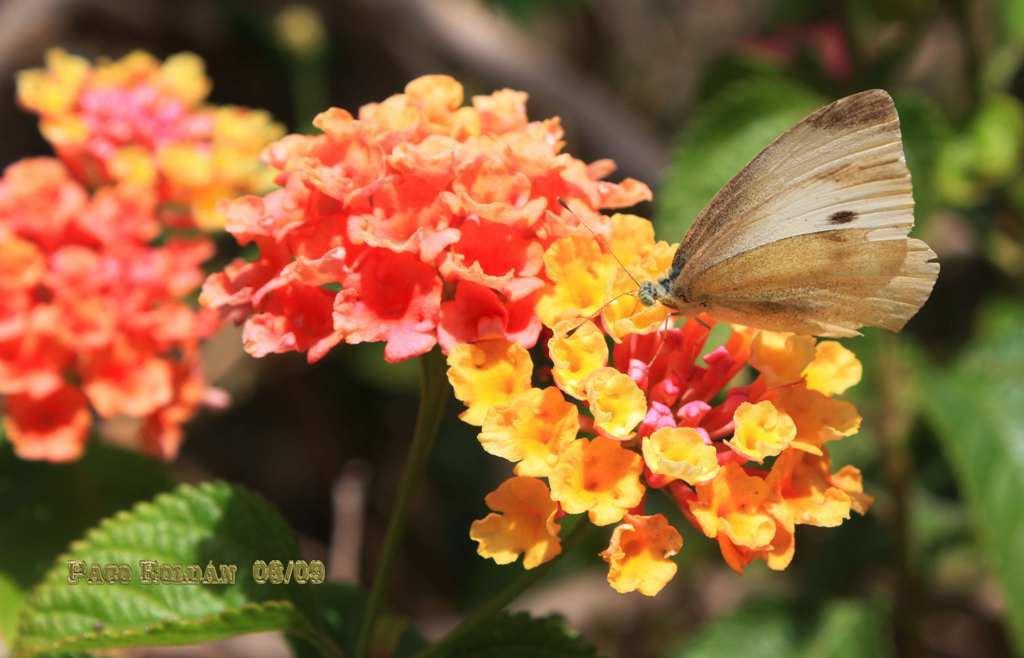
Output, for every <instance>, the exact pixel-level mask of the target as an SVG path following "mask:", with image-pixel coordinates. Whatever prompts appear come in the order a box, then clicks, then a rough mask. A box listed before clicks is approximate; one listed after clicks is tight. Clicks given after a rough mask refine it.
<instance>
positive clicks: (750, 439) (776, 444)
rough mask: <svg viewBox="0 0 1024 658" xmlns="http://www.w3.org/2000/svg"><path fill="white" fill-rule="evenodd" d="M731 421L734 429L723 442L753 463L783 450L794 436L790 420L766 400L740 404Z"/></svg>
mask: <svg viewBox="0 0 1024 658" xmlns="http://www.w3.org/2000/svg"><path fill="white" fill-rule="evenodd" d="M733 422H734V423H735V424H736V430H735V433H734V434H733V437H732V439H730V440H729V441H726V443H728V444H729V446H730V447H731V448H732V449H733V450H734V451H735V452H737V453H739V454H741V455H743V456H744V457H746V458H747V459H752V460H754V461H756V462H757V463H761V462H763V461H764V459H765V457H774V456H775V455H777V454H779V453H780V452H782V451H783V450H785V449H786V447H787V446H789V444H790V442H791V441H792V440H793V438H794V437H795V436H796V425H795V424H794V423H793V419H792V418H790V417H789V416H788V415H786V414H785V413H780V412H779V410H778V409H776V408H775V405H774V404H772V403H771V402H769V401H768V400H762V401H761V402H758V403H757V404H751V403H749V402H744V403H743V404H741V405H740V406H739V407H737V408H736V411H735V412H734V413H733Z"/></svg>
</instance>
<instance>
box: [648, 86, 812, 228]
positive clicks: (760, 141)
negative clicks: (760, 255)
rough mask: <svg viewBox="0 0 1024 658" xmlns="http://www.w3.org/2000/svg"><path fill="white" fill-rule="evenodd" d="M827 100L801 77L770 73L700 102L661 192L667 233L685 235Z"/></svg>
mask: <svg viewBox="0 0 1024 658" xmlns="http://www.w3.org/2000/svg"><path fill="white" fill-rule="evenodd" d="M821 104H823V99H822V98H821V97H820V96H818V95H817V94H816V93H814V92H813V91H810V90H809V89H807V88H805V87H803V86H801V85H799V84H797V83H795V82H789V81H787V80H784V79H781V78H775V77H771V78H769V77H766V78H757V79H748V80H742V81H740V82H736V83H734V84H732V85H730V86H728V87H726V88H725V89H724V90H722V91H721V92H720V93H719V94H717V95H716V96H714V97H713V98H712V99H711V100H710V101H708V102H706V103H704V104H703V105H701V106H700V107H698V108H697V110H696V112H695V113H694V117H693V119H692V120H691V121H690V123H689V125H688V126H687V127H686V128H685V129H684V130H683V132H682V133H681V134H680V135H679V136H678V138H677V139H676V144H675V147H674V149H673V153H672V162H671V164H670V166H669V169H668V172H667V174H666V175H665V179H664V180H663V181H662V183H661V185H659V187H658V193H657V194H656V195H655V199H657V202H658V206H657V211H656V221H657V224H658V229H659V231H660V233H661V235H662V236H663V237H665V239H667V240H670V241H673V242H674V241H676V240H679V239H680V238H681V237H682V235H683V233H685V232H686V229H688V228H689V227H690V224H691V223H692V222H693V220H694V218H696V216H697V213H699V212H700V210H701V208H703V207H704V206H705V204H707V202H708V201H710V200H711V197H712V196H714V194H715V192H717V191H718V190H719V188H721V187H722V186H723V185H725V183H727V182H728V181H729V179H730V178H732V177H733V176H734V175H736V174H737V173H739V171H740V169H742V168H743V167H744V166H745V165H746V164H747V163H748V162H750V161H751V160H752V159H753V158H754V156H756V155H757V154H758V153H759V152H760V151H761V149H763V148H764V147H765V146H767V145H768V144H769V142H771V141H772V140H773V139H775V137H777V136H778V135H780V134H782V133H783V132H785V131H786V130H788V129H789V128H791V127H792V126H793V124H795V123H796V122H797V121H799V120H800V119H802V118H803V117H804V116H806V115H807V114H808V113H810V111H811V110H813V109H814V108H815V107H817V106H819V105H821Z"/></svg>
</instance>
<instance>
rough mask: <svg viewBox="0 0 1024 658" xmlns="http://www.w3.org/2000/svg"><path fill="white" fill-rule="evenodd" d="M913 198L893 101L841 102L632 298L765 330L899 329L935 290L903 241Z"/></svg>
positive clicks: (718, 205) (752, 169) (879, 96)
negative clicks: (659, 276) (704, 312)
mask: <svg viewBox="0 0 1024 658" xmlns="http://www.w3.org/2000/svg"><path fill="white" fill-rule="evenodd" d="M913 225H914V198H913V196H912V193H911V184H910V171H909V170H908V169H907V164H906V159H905V157H904V154H903V143H902V140H901V138H900V124H899V117H898V116H897V114H896V107H895V105H894V104H893V101H892V98H891V97H890V96H889V94H887V93H886V92H885V91H883V90H881V89H873V90H870V91H864V92H860V93H858V94H854V95H852V96H847V97H845V98H841V99H839V100H837V101H835V102H833V103H831V104H829V105H826V106H824V107H822V108H821V109H819V110H817V111H815V112H814V113H812V114H811V115H810V116H808V117H806V118H805V119H804V120H802V121H801V122H799V123H798V124H796V125H795V126H794V127H793V128H791V129H790V130H789V131H788V132H786V133H783V134H782V135H780V136H779V137H778V138H776V139H775V141H773V142H772V143H771V144H769V145H768V146H767V147H765V149H764V150H763V151H761V153H760V154H759V155H758V156H757V157H755V158H754V159H753V160H752V161H751V162H750V163H749V164H748V165H747V166H746V167H744V168H743V170H742V171H740V173H738V174H736V176H734V177H733V178H732V180H730V181H729V182H728V183H726V185H725V187H723V188H722V189H721V190H720V191H719V192H718V193H717V194H716V195H715V196H714V197H713V198H712V199H711V201H710V203H708V205H707V206H706V207H705V208H704V209H703V210H702V211H701V212H700V214H699V215H697V218H696V220H694V222H693V224H692V226H691V227H690V229H689V231H687V232H686V235H684V236H683V239H682V241H681V242H680V244H679V248H678V249H677V251H676V253H675V257H674V258H673V261H672V265H671V268H670V270H669V272H668V273H667V274H666V275H665V276H664V277H662V278H660V279H658V280H655V281H646V282H643V283H641V284H640V289H639V290H638V291H637V293H636V294H637V296H638V297H639V299H640V301H641V302H642V303H643V304H645V305H647V306H651V305H654V304H656V303H661V304H664V305H665V306H668V307H670V308H673V309H675V310H676V311H679V312H680V313H683V314H687V315H690V314H693V313H696V312H700V311H706V312H708V313H709V314H710V315H711V316H712V317H714V318H715V319H717V320H721V321H725V322H732V323H736V324H743V325H747V326H750V327H756V328H759V329H769V330H775V331H788V332H794V333H799V334H809V335H816V336H856V335H859V332H858V329H860V328H861V327H865V326H868V327H882V328H885V329H889V330H891V331H899V330H900V329H902V328H903V326H904V325H905V324H906V323H907V321H908V320H910V318H911V317H913V316H914V314H915V313H917V311H918V310H919V309H920V308H921V306H922V305H923V304H924V302H925V300H927V299H928V296H929V295H930V294H931V291H932V287H933V286H934V285H935V279H936V277H937V276H938V273H939V264H938V262H937V261H936V256H935V253H934V252H933V251H932V250H931V249H930V248H929V247H928V245H926V244H925V243H924V242H922V241H921V240H916V239H913V238H910V237H908V235H907V234H908V233H909V232H910V229H911V227H913Z"/></svg>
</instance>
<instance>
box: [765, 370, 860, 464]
mask: <svg viewBox="0 0 1024 658" xmlns="http://www.w3.org/2000/svg"><path fill="white" fill-rule="evenodd" d="M773 399H774V402H775V406H776V407H778V408H779V409H780V410H781V411H783V412H785V413H786V414H788V415H789V417H790V418H792V419H793V423H794V424H795V425H796V437H795V438H794V439H793V441H792V443H791V445H792V446H793V447H794V448H799V449H800V450H804V451H806V452H809V453H812V454H815V455H820V454H822V452H821V446H822V445H823V444H825V443H827V442H829V441H835V440H837V439H841V438H843V437H844V436H853V435H854V434H856V433H857V432H858V431H860V420H861V419H860V414H858V413H857V408H856V407H854V406H853V405H852V404H850V403H849V402H847V401H845V400H834V399H832V398H829V397H825V396H824V395H822V394H821V393H819V392H817V391H811V390H808V389H807V388H806V387H805V386H803V385H799V386H786V387H784V388H782V389H780V390H779V391H778V392H777V393H776V394H775V396H774V398H773Z"/></svg>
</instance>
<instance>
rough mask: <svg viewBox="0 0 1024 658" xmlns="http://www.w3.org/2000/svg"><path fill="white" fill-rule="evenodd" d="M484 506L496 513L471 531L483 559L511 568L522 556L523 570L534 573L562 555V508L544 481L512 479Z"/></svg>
mask: <svg viewBox="0 0 1024 658" xmlns="http://www.w3.org/2000/svg"><path fill="white" fill-rule="evenodd" d="M484 502H486V503H487V507H488V508H489V509H491V510H493V512H492V513H491V514H488V515H487V516H486V517H484V518H483V519H480V520H478V521H474V522H473V525H472V526H471V527H470V530H469V536H470V538H471V539H472V540H473V541H475V542H477V543H478V544H479V546H478V547H477V553H479V554H480V555H481V556H482V557H485V558H489V559H492V560H494V561H495V562H497V563H498V564H509V563H511V562H515V561H516V559H518V558H519V556H520V555H522V556H523V568H525V569H533V568H534V567H536V566H538V565H541V564H543V563H545V562H547V561H548V560H550V559H551V558H553V557H555V556H556V555H558V554H559V553H561V551H562V545H561V542H560V541H559V539H558V532H559V526H558V522H557V521H556V520H555V517H556V515H557V513H558V506H557V505H555V503H553V502H552V501H551V498H550V495H549V492H548V488H547V486H546V485H545V484H544V482H542V481H541V480H537V479H535V478H528V477H513V478H509V479H508V480H505V481H504V482H502V483H501V485H500V486H499V487H498V488H497V489H495V490H494V491H492V492H491V493H489V494H487V497H486V498H484Z"/></svg>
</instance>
